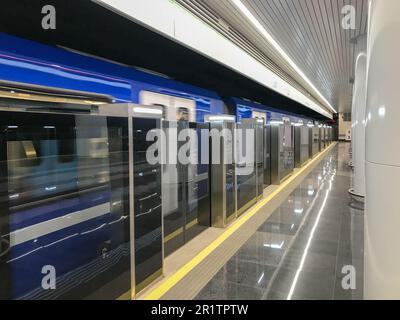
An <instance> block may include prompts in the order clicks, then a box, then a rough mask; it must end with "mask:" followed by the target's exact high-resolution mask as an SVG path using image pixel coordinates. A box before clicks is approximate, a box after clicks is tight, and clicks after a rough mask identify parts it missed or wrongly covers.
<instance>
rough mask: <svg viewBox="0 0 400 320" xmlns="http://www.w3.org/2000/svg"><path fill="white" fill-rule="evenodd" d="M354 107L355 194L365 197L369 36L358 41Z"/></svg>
mask: <svg viewBox="0 0 400 320" xmlns="http://www.w3.org/2000/svg"><path fill="white" fill-rule="evenodd" d="M355 53H356V54H355V59H356V61H355V73H354V74H355V78H354V90H353V107H352V112H353V114H352V122H353V125H352V127H353V128H352V139H353V140H352V144H353V147H352V150H353V166H354V179H353V192H354V194H356V195H358V196H361V197H364V196H365V110H366V86H367V80H366V76H367V36H366V35H364V36H361V37H360V38H358V39H357V45H356V51H355Z"/></svg>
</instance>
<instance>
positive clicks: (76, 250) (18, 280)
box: [8, 213, 129, 297]
mask: <svg viewBox="0 0 400 320" xmlns="http://www.w3.org/2000/svg"><path fill="white" fill-rule="evenodd" d="M120 218H121V216H120V215H112V214H110V213H108V214H105V215H103V216H101V217H98V218H95V219H91V220H89V221H85V222H82V223H79V224H76V225H73V226H71V227H68V228H64V229H62V230H59V231H57V232H53V233H50V234H47V235H44V236H42V237H39V238H38V239H35V240H32V241H28V242H25V243H22V244H20V245H17V246H14V247H12V249H11V259H10V260H9V262H8V263H10V264H11V269H12V284H13V293H14V296H15V297H20V296H22V295H25V294H26V293H28V292H29V291H31V290H33V289H36V288H37V287H39V286H40V285H41V281H42V278H43V277H44V275H43V274H42V273H41V271H42V268H43V266H44V265H52V266H54V267H55V269H56V273H57V276H61V275H63V274H65V273H67V272H69V271H72V270H74V269H75V268H78V267H80V266H82V265H84V264H86V263H89V262H90V261H92V260H94V259H95V258H96V257H98V256H101V253H102V249H103V245H104V247H108V249H111V248H115V247H116V246H118V245H120V244H121V243H124V242H125V241H126V239H124V238H123V235H124V222H125V221H126V220H124V219H120ZM116 221H117V222H116ZM112 222H115V223H112ZM126 223H129V222H126ZM100 227H101V228H100Z"/></svg>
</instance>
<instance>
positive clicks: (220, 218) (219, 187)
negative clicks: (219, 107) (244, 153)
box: [210, 121, 236, 228]
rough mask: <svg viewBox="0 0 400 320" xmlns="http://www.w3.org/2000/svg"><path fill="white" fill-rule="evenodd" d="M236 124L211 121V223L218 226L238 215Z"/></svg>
mask: <svg viewBox="0 0 400 320" xmlns="http://www.w3.org/2000/svg"><path fill="white" fill-rule="evenodd" d="M234 125H235V124H234V123H233V122H222V121H221V122H218V121H216V122H210V130H211V133H210V138H211V148H210V150H211V154H210V159H211V165H210V167H211V174H210V181H211V190H210V192H211V225H212V226H213V227H216V228H224V227H225V226H226V225H227V224H228V223H229V222H230V221H231V220H232V219H234V218H235V217H236V192H235V189H236V187H235V164H234ZM217 154H219V155H220V157H219V159H217V157H216V155H217Z"/></svg>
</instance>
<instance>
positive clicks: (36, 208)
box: [0, 33, 224, 299]
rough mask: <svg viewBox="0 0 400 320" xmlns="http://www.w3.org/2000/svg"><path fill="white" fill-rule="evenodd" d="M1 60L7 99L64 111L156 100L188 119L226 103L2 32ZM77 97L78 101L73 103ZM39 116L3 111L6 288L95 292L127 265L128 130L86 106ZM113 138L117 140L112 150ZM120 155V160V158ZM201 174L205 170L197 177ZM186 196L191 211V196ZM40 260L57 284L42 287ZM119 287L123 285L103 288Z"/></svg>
mask: <svg viewBox="0 0 400 320" xmlns="http://www.w3.org/2000/svg"><path fill="white" fill-rule="evenodd" d="M0 70H1V75H2V76H1V80H0V98H1V104H2V107H4V108H9V107H10V106H11V107H13V108H14V107H18V106H19V105H21V106H23V107H24V108H25V109H26V108H28V109H29V108H39V109H42V111H43V110H47V111H52V110H59V111H60V110H62V111H63V112H68V111H69V110H68V109H69V107H71V108H72V109H73V110H74V112H77V111H78V112H79V111H84V110H85V108H86V109H90V107H93V106H96V105H97V104H103V103H140V104H142V105H157V106H160V107H161V108H162V110H163V112H164V119H165V120H168V121H183V122H188V123H194V122H204V116H205V115H206V114H211V113H212V114H219V113H221V112H222V111H223V106H224V104H223V102H222V100H221V99H220V98H219V97H218V95H217V94H216V93H214V92H211V91H208V90H203V89H199V88H196V87H193V86H190V85H186V84H183V83H179V82H176V81H173V80H171V79H167V78H165V77H162V76H157V75H154V74H150V73H147V72H144V71H141V70H136V69H134V68H130V67H127V66H122V65H119V64H115V63H112V62H109V61H105V60H102V59H97V58H95V57H91V56H87V55H83V54H80V53H77V52H73V51H71V50H67V49H63V48H57V47H50V46H46V45H42V44H38V43H35V42H32V41H28V40H24V39H19V38H16V37H13V36H9V35H6V34H3V33H2V34H0ZM70 102H72V103H70ZM77 102H78V103H77ZM82 105H83V106H84V107H83V108H82V110H81V108H77V106H80V107H81V106H82ZM42 117H43V115H38V116H37V117H36V118H35V117H33V118H28V119H23V118H24V116H23V113H21V115H20V116H18V117H17V116H15V117H14V116H12V115H10V114H8V115H7V116H4V117H2V120H3V123H2V129H3V133H4V134H6V136H4V139H2V140H1V141H5V142H6V143H7V145H5V146H2V150H3V154H2V155H3V160H4V161H5V163H6V164H7V166H6V168H5V169H4V170H2V177H1V179H2V181H8V183H7V188H6V189H7V190H2V195H3V191H4V194H5V197H6V199H7V201H5V200H4V198H3V197H2V199H3V202H4V203H2V206H3V207H5V208H7V210H6V211H7V212H6V213H5V216H6V217H7V218H6V219H5V220H4V222H3V220H2V226H1V233H0V234H1V236H2V246H3V243H8V246H9V248H8V250H6V252H7V254H5V255H4V256H3V255H2V259H1V264H2V266H1V271H2V272H3V271H5V272H7V273H9V274H10V275H11V276H10V279H11V284H10V285H9V288H8V293H7V294H4V296H7V297H10V298H14V299H28V298H54V299H55V298H82V297H99V296H98V295H96V294H95V293H98V292H99V291H102V290H100V288H101V287H102V286H105V285H106V284H107V283H108V282H107V281H108V280H109V279H110V278H113V276H117V275H118V273H121V275H122V274H125V273H129V259H128V260H127V256H129V252H130V248H129V236H130V235H129V222H128V221H129V219H127V217H128V215H129V209H128V207H129V204H128V203H127V200H126V196H127V193H128V191H127V186H126V185H125V183H126V179H127V163H126V156H125V154H126V153H127V149H126V139H127V136H126V135H127V134H126V132H125V133H123V132H124V131H125V130H127V128H126V125H124V124H122V123H121V124H119V127H115V126H111V125H110V123H111V122H110V121H111V120H108V119H106V118H101V119H100V117H97V118H96V120H97V121H100V123H101V124H103V127H101V126H100V124H99V125H98V126H95V125H93V124H90V121H91V120H90V119H92V118H90V116H89V115H82V116H75V115H68V114H66V115H60V116H56V115H51V114H49V115H48V116H46V119H47V120H49V119H52V120H53V121H45V120H44V118H42ZM62 119H64V120H62ZM24 121H25V122H24ZM26 121H28V122H30V123H31V125H29V124H28V122H26ZM42 123H43V125H41V124H42ZM33 128H34V129H35V130H33ZM85 128H86V129H85ZM121 134H122V136H121ZM68 137H69V138H68ZM118 146H119V150H111V149H112V148H117V147H118ZM118 155H119V156H120V157H123V159H124V160H122V158H121V159H119V162H118V161H117V158H118ZM111 160H112V161H111ZM114 160H115V161H114ZM111 162H112V163H111ZM194 170H197V171H195V172H192V177H189V180H190V181H191V185H193V192H196V195H193V194H192V198H196V203H198V204H199V205H200V206H204V205H203V204H202V202H204V201H203V199H206V198H207V194H208V192H209V190H208V185H209V183H208V175H206V174H205V173H206V172H207V170H208V169H207V168H204V167H201V166H198V167H197V168H195V169H194ZM192 171H193V170H192ZM164 173H165V172H164ZM144 174H145V173H144ZM167 174H170V172H168V171H167ZM198 176H201V177H205V179H203V180H201V181H199V179H197V178H196V177H198ZM190 178H191V179H190ZM189 193H190V192H189ZM188 206H189V214H192V213H193V212H194V211H195V209H194V208H193V206H194V204H193V201H191V202H189V203H188ZM4 210H5V209H4ZM142 240H143V241H146V239H142ZM43 265H51V266H54V267H55V269H56V270H57V283H58V284H60V285H59V286H57V290H49V291H45V290H43V288H42V283H41V279H42V278H43V274H42V273H41V271H42V270H41V266H43ZM128 278H129V277H128ZM93 279H94V282H93V281H92V280H93ZM64 280H65V281H64ZM67 280H68V282H69V284H68V285H67ZM119 281H121V277H119ZM126 284H128V281H126ZM82 286H86V290H82ZM77 287H80V290H79V291H77V290H75V289H76V288H77ZM121 287H125V285H124V286H121ZM128 287H129V286H128ZM78 292H79V293H78ZM104 292H106V291H104V290H103V293H104ZM117 294H121V292H111V293H110V294H109V295H117ZM115 297H116V296H112V297H111V296H108V295H105V296H102V297H101V298H115Z"/></svg>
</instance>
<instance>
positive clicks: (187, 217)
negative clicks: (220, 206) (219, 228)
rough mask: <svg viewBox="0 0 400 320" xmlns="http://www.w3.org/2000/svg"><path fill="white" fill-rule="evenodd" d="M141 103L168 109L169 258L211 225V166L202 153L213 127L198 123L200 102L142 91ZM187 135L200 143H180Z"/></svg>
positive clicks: (165, 194)
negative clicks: (185, 156)
mask: <svg viewBox="0 0 400 320" xmlns="http://www.w3.org/2000/svg"><path fill="white" fill-rule="evenodd" d="M140 103H141V104H144V105H158V106H163V107H164V121H163V122H162V129H163V131H164V133H165V138H166V150H165V158H166V159H167V162H166V163H165V164H164V165H163V168H162V208H163V221H164V256H168V255H169V254H171V253H172V252H173V251H175V250H176V249H178V248H179V247H181V246H182V245H183V244H184V243H186V242H187V241H189V240H190V239H192V238H193V237H195V236H196V235H198V234H199V233H200V232H202V231H203V230H204V229H205V228H207V227H209V226H210V224H211V221H210V219H211V218H210V190H209V188H210V186H209V166H208V164H201V161H200V157H201V153H200V152H199V150H201V148H202V145H203V144H207V145H208V138H204V137H202V135H201V130H202V129H206V131H207V128H208V127H209V125H208V124H200V123H196V102H195V101H193V100H190V99H185V98H180V97H175V96H169V95H164V94H158V93H153V92H147V91H142V92H141V93H140ZM185 131H186V132H192V133H194V136H192V138H193V139H195V140H196V141H195V142H196V143H193V144H192V143H191V142H190V141H179V139H178V137H179V136H180V134H181V133H182V134H185ZM202 139H205V140H206V141H203V140H202ZM189 140H190V138H189ZM188 143H189V144H190V146H191V148H190V152H189V157H190V161H189V162H188V163H182V162H181V161H179V160H180V159H178V155H179V150H181V149H182V148H184V147H185V145H187V144H188Z"/></svg>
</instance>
